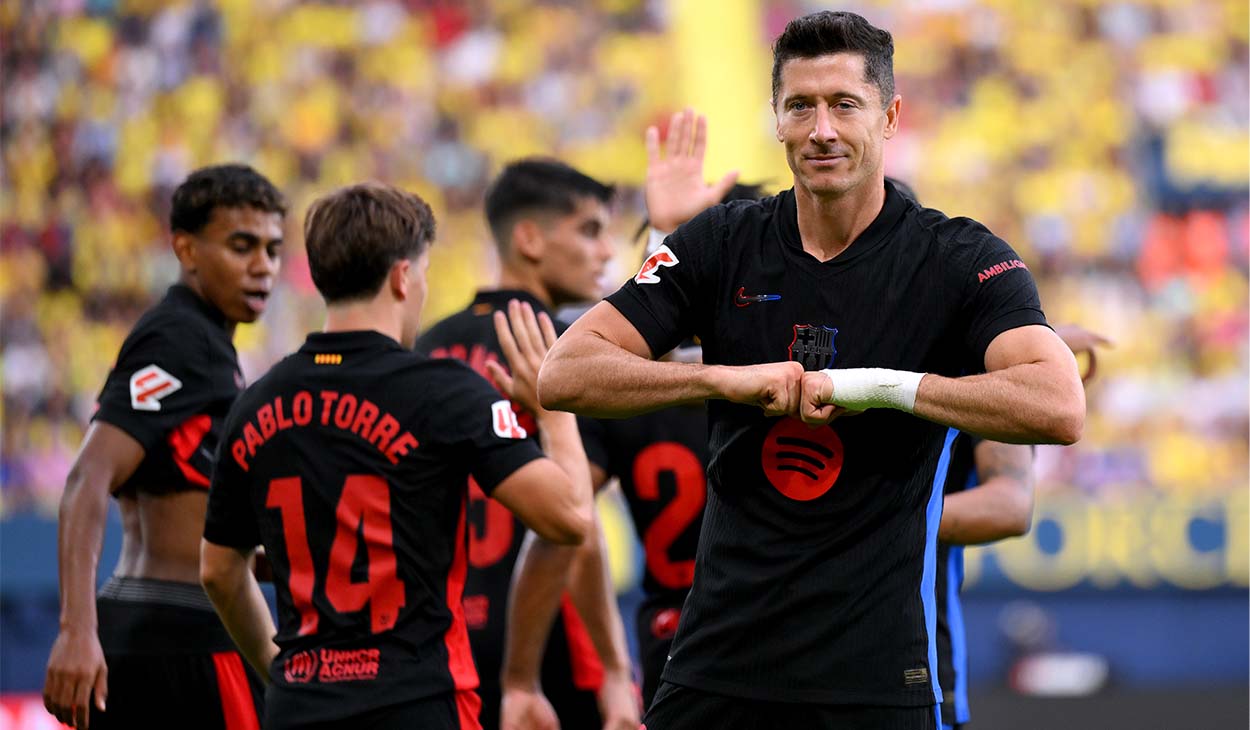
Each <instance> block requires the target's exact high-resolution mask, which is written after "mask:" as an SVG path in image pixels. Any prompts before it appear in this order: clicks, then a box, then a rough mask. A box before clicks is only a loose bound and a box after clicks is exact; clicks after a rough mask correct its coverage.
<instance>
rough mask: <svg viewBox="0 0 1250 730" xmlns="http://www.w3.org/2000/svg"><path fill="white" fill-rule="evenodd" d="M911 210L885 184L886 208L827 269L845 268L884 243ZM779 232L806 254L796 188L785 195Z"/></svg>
mask: <svg viewBox="0 0 1250 730" xmlns="http://www.w3.org/2000/svg"><path fill="white" fill-rule="evenodd" d="M906 209H907V199H906V198H904V197H903V196H902V195H900V194H899V192H898V190H896V189H895V188H894V185H893V184H892V183H891V182H890V181H889V180H886V181H885V204H884V205H882V206H881V212H880V213H878V214H877V217H876V218H874V219H873V221H872V223H870V224H868V227H867V228H865V229H864V232H863V233H861V234H859V236H858V237H856V239H855V240H854V241H851V245H850V246H847V247H846V250H844V251H843V252H842V253H840V254H838V255H837V256H835V257H833V258H832V259H829V260H828V261H825V262H823V264H824V265H826V266H843V265H845V264H848V263H850V262H851V261H853V260H855V259H857V258H859V257H860V256H863V255H864V254H866V253H868V252H869V251H872V250H873V249H875V248H877V247H878V246H879V245H881V244H882V243H884V242H885V241H886V240H887V239H888V238H889V234H890V232H891V231H893V230H894V227H895V225H897V224H898V222H899V220H900V219H901V218H902V217H903V212H904V211H905V210H906ZM778 232H779V233H780V235H781V240H782V241H783V242H784V243H785V244H786V245H787V246H790V247H792V248H795V249H798V250H799V251H803V237H802V236H801V235H799V208H798V203H797V202H796V199H795V197H794V188H790V189H789V190H785V191H782V193H781V215H780V218H779V220H778Z"/></svg>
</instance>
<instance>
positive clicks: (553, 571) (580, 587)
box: [416, 158, 638, 730]
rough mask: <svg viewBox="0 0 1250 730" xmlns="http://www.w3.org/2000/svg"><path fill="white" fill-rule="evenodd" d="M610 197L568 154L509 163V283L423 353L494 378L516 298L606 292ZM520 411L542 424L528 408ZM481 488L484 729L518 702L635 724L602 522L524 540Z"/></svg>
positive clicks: (477, 640) (505, 234)
mask: <svg viewBox="0 0 1250 730" xmlns="http://www.w3.org/2000/svg"><path fill="white" fill-rule="evenodd" d="M612 195H613V190H612V188H611V187H610V186H607V185H604V184H602V183H600V182H598V181H596V180H594V179H592V178H590V177H588V176H586V175H584V174H582V173H581V172H578V171H577V170H575V169H573V168H571V167H569V166H568V165H565V164H563V163H561V162H558V161H556V160H550V159H541V158H532V159H525V160H520V161H516V162H513V163H511V164H509V165H507V166H506V167H505V168H504V170H503V171H501V172H500V174H499V176H498V177H497V178H496V179H495V180H494V181H493V182H492V184H491V186H490V189H489V191H488V192H487V195H486V204H485V208H486V219H487V223H488V224H489V226H490V230H491V234H492V236H493V238H494V240H495V243H496V245H497V247H498V251H499V258H500V269H501V274H500V287H499V288H498V289H494V290H485V291H479V292H478V293H477V296H476V297H475V298H474V300H473V302H472V303H471V304H470V305H469V306H468V307H467V308H466V309H464V310H463V311H461V312H459V313H457V314H454V315H452V316H450V317H448V318H446V319H444V320H443V321H442V322H439V323H438V324H436V325H435V326H434V327H432V328H431V329H430V330H429V331H428V332H426V333H425V334H424V335H422V336H421V337H420V338H419V339H418V341H417V346H416V347H417V350H418V351H420V352H424V353H427V354H429V355H431V356H433V357H436V358H442V357H450V358H454V359H458V360H463V361H465V362H467V363H468V364H469V365H470V366H471V367H472V368H474V369H475V370H477V371H479V372H481V373H483V374H488V372H487V370H486V368H487V366H488V364H490V363H499V362H500V350H499V342H498V338H497V337H496V335H495V330H494V327H493V326H492V324H491V322H492V319H491V318H492V313H493V312H495V311H498V310H500V309H501V308H502V307H504V306H505V304H506V303H507V302H508V301H509V300H511V299H518V300H520V301H523V302H526V303H527V304H528V305H529V306H531V307H533V308H534V309H535V310H536V311H543V312H546V311H549V310H552V309H555V308H557V307H560V306H562V305H565V304H569V303H572V302H584V301H591V300H593V299H595V298H596V297H598V296H599V295H600V294H601V293H602V281H601V280H602V276H603V271H604V267H605V265H606V264H607V262H608V260H609V259H610V258H611V257H612V254H613V246H612V243H611V241H610V239H609V238H608V234H607V226H608V219H609V206H610V204H611V201H612ZM517 410H518V414H519V417H520V419H521V424H522V425H523V426H525V427H526V428H527V430H529V431H530V432H531V433H533V432H534V431H535V429H533V428H532V425H533V424H532V420H531V416H530V415H529V413H528V412H527V411H526V410H525V409H524V408H521V407H519V405H518V409H517ZM470 489H471V490H472V494H473V502H472V503H471V506H470V512H469V525H470V527H469V532H470V550H469V574H468V578H467V583H466V586H465V599H464V603H465V616H466V619H467V621H468V627H469V639H470V642H471V643H472V646H473V658H474V659H475V660H476V662H477V666H478V673H479V675H480V676H481V682H482V684H481V689H480V693H481V696H482V726H483V727H484V728H486V730H496V729H497V728H498V727H499V726H500V724H501V718H500V708H501V705H502V704H504V703H505V702H506V704H507V706H508V709H507V712H508V713H509V717H511V718H516V720H515V721H516V722H520V723H538V724H539V726H541V724H543V723H547V724H550V723H552V722H555V717H553V716H552V712H553V709H552V708H553V707H554V714H555V715H556V716H558V719H559V723H560V724H561V726H562V727H565V728H597V727H603V728H606V729H607V730H636V729H637V727H638V702H637V699H636V692H635V689H634V685H633V674H632V669H631V667H630V661H629V650H628V647H627V645H626V642H625V630H624V626H623V625H622V624H621V618H620V613H619V609H618V608H617V604H616V595H615V592H614V590H613V587H612V584H611V580H610V578H609V576H608V572H607V560H606V548H605V546H604V542H603V539H602V536H601V534H600V531H599V528H598V525H597V524H596V529H595V530H594V532H593V533H592V535H591V539H590V540H588V541H586V543H584V544H583V545H582V546H581V548H580V549H579V550H577V551H576V552H575V551H573V550H571V549H567V548H563V547H561V546H556V545H551V544H550V543H547V542H545V541H542V540H534V541H531V542H529V543H527V544H526V547H524V548H523V540H524V537H525V530H524V529H523V526H522V525H521V524H520V523H519V522H517V521H516V520H515V518H513V517H512V515H510V514H508V513H507V511H505V510H503V509H502V508H501V507H500V506H499V505H498V504H495V503H494V502H493V501H492V500H490V499H487V498H486V495H484V494H483V493H482V492H481V491H480V490H478V489H476V488H475V487H473V486H472V485H470ZM523 550H526V551H528V552H529V553H532V554H531V555H529V561H528V563H527V564H528V565H529V566H530V569H529V570H526V571H516V570H515V566H516V565H517V561H518V556H519V555H520V554H521V553H522V551H523ZM574 561H575V562H574ZM514 573H515V576H514ZM566 585H567V587H568V595H567V596H564V597H562V595H561V593H562V591H563V589H564V588H565V586H566ZM553 620H554V625H553ZM506 627H507V630H506V631H505V628H506ZM508 642H510V645H509V644H508ZM540 656H541V661H540V659H539V657H540ZM539 670H541V674H540V675H536V672H538V671H539ZM504 675H506V680H504V681H501V677H502V676H504ZM544 695H545V697H544ZM548 700H550V705H549V704H548ZM510 722H512V720H509V723H510ZM506 724H508V723H505V725H506Z"/></svg>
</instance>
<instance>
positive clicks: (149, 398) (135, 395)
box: [130, 365, 182, 411]
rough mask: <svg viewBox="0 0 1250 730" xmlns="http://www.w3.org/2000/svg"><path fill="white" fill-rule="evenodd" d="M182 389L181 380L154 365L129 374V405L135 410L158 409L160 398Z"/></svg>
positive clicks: (159, 407)
mask: <svg viewBox="0 0 1250 730" xmlns="http://www.w3.org/2000/svg"><path fill="white" fill-rule="evenodd" d="M181 389H182V381H181V380H179V379H177V378H175V377H174V376H172V375H170V374H169V373H167V372H165V371H164V370H162V369H161V368H159V367H157V366H156V365H148V366H147V367H145V368H143V369H141V370H136V371H135V374H134V375H131V376H130V407H131V408H134V409H135V410H136V411H159V410H160V409H161V399H162V398H164V397H165V396H167V395H170V394H172V393H176V392H178V391H179V390H181Z"/></svg>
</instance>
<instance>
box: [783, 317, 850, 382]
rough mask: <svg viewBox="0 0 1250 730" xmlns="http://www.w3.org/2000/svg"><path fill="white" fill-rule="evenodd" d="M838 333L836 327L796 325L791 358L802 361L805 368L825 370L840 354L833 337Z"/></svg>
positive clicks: (791, 346) (791, 343) (791, 345)
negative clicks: (834, 344)
mask: <svg viewBox="0 0 1250 730" xmlns="http://www.w3.org/2000/svg"><path fill="white" fill-rule="evenodd" d="M837 334H838V329H837V328H836V327H826V326H824V325H810V324H796V325H794V339H793V340H792V341H791V342H790V359H791V360H793V361H795V362H797V363H801V364H802V365H803V369H804V370H808V371H816V370H824V369H825V368H827V367H829V366H831V365H833V358H834V357H836V356H837V354H838V350H837V348H835V347H834V346H833V338H834V336H835V335H837Z"/></svg>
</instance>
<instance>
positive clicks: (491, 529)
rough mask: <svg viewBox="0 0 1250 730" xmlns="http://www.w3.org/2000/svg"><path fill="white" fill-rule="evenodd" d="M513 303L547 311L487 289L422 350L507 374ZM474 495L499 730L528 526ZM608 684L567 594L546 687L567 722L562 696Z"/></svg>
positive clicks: (546, 662) (472, 565) (476, 618)
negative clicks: (498, 314) (504, 339)
mask: <svg viewBox="0 0 1250 730" xmlns="http://www.w3.org/2000/svg"><path fill="white" fill-rule="evenodd" d="M512 299H517V300H519V301H522V302H528V303H529V304H530V305H531V306H532V307H533V308H534V311H535V312H536V313H537V312H544V311H548V310H547V308H546V307H545V306H544V305H543V303H542V302H541V301H539V300H538V299H537V298H535V297H534V296H533V295H532V294H530V293H528V292H525V291H519V290H494V291H481V292H478V293H477V295H476V296H475V297H474V299H473V301H472V302H471V303H470V304H469V306H468V307H467V308H465V309H464V310H462V311H460V312H457V313H456V314H453V315H451V316H450V317H447V318H446V319H444V320H442V321H441V322H439V323H437V324H435V325H434V326H433V327H431V328H430V329H429V330H428V331H427V332H426V333H425V334H423V335H422V336H421V337H420V338H418V340H417V344H416V350H417V351H418V352H423V353H426V354H428V355H429V356H431V357H433V358H436V359H441V358H450V359H453V360H459V361H462V362H464V363H466V364H468V365H469V367H471V368H472V369H473V370H475V371H477V372H479V373H481V374H482V375H483V376H487V371H486V363H487V362H495V363H498V364H499V365H501V366H502V367H503V368H504V370H505V371H507V370H508V369H509V368H508V361H507V359H506V358H505V357H504V355H503V351H502V350H501V349H500V347H499V338H498V337H497V336H496V335H495V324H494V320H493V316H492V315H493V314H494V312H495V311H497V310H500V311H503V312H507V311H508V302H509V300H512ZM548 314H550V312H549V311H548ZM553 322H554V324H555V326H556V328H557V331H563V328H564V325H562V324H561V323H560V322H559V321H558V320H554V318H553ZM498 397H500V398H502V397H505V396H503V395H499V396H498ZM514 411H515V412H516V414H517V419H518V423H520V425H521V427H522V428H523V429H525V431H526V432H527V433H528V434H529V438H530V439H532V440H533V442H534V443H535V444H537V442H538V441H537V440H538V429H537V425H536V423H535V421H534V416H533V414H531V413H529V412H527V411H525V410H524V409H522V408H521V407H520V406H514ZM469 490H470V502H469V513H468V530H469V571H468V577H467V578H466V582H465V589H464V611H465V618H466V620H467V622H468V629H469V641H470V643H471V645H472V647H473V659H474V660H475V661H476V662H477V668H478V674H479V675H480V677H481V687H480V693H481V695H482V717H481V719H482V726H483V728H485V730H492V729H493V728H495V727H497V726H498V712H499V702H498V699H499V675H500V672H501V671H502V668H503V650H504V642H505V630H506V627H507V608H508V590H509V588H510V587H511V585H512V571H513V568H514V567H515V566H516V561H517V557H518V556H519V553H520V549H521V542H522V540H523V539H524V537H525V530H526V528H525V525H524V524H523V523H522V522H521V521H520V520H519V519H517V517H516V516H515V515H513V514H512V513H511V512H509V511H508V510H507V509H505V508H504V507H503V505H501V504H499V503H498V502H496V501H494V500H492V499H489V497H488V495H486V494H484V493H483V492H482V491H481V490H479V489H478V488H477V486H476V485H474V484H472V483H471V484H470V485H469ZM602 682H603V665H602V663H601V662H600V661H599V657H598V654H597V653H596V652H595V649H594V645H593V643H591V640H590V636H589V634H588V633H587V631H586V628H585V626H584V625H583V624H582V622H581V619H580V617H579V616H578V615H577V611H576V610H575V609H574V608H573V604H572V602H571V601H570V600H569V598H568V597H567V596H565V597H564V599H563V601H562V604H561V607H560V611H559V613H558V614H557V616H556V620H555V623H554V624H553V626H552V629H551V638H550V639H549V640H548V643H547V647H546V651H545V653H544V655H543V667H542V683H543V688H544V690H545V691H546V692H547V694H548V697H549V699H551V701H552V704H553V706H554V707H555V709H556V712H557V714H559V715H560V716H561V719H562V724H568V723H569V722H571V721H573V720H577V718H578V717H579V715H577V713H576V712H575V710H574V709H573V708H572V707H571V706H567V707H566V703H564V700H563V698H565V697H573V698H577V697H578V696H579V693H582V692H585V691H595V690H598V688H599V686H600V685H601V684H602ZM591 704H592V705H593V701H592V702H591ZM579 721H580V720H579Z"/></svg>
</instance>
